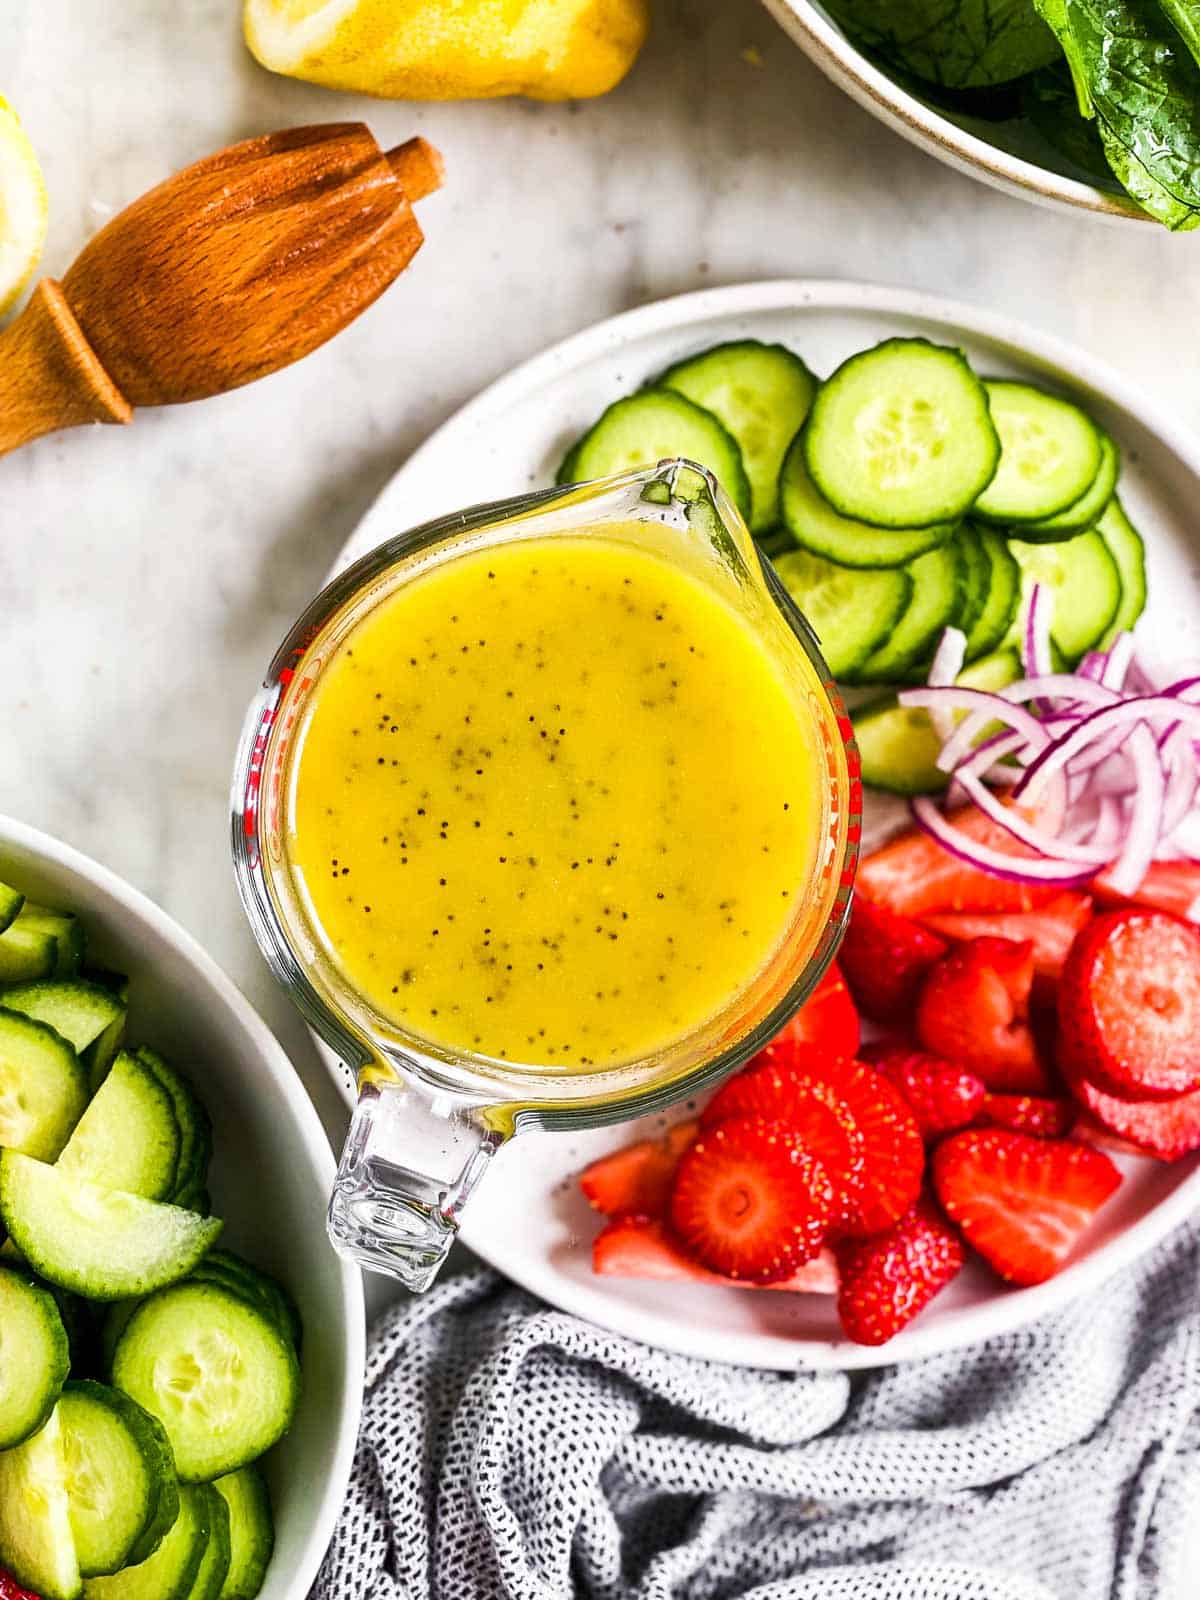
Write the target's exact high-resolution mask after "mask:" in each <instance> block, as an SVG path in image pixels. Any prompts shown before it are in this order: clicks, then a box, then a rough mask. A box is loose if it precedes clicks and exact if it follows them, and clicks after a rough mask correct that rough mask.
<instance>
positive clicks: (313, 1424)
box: [0, 817, 365, 1600]
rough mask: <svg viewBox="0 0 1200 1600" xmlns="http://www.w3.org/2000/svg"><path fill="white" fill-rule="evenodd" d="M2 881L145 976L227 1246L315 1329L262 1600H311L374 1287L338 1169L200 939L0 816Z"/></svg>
mask: <svg viewBox="0 0 1200 1600" xmlns="http://www.w3.org/2000/svg"><path fill="white" fill-rule="evenodd" d="M0 880H2V881H4V882H7V883H12V884H15V885H16V886H18V887H19V888H21V889H22V890H24V891H25V893H26V894H28V895H30V896H33V897H35V898H37V899H40V900H46V901H48V902H49V903H50V904H52V905H57V906H61V907H63V908H64V909H70V910H72V911H76V912H78V913H79V915H80V917H81V918H82V919H83V922H84V925H85V927H86V929H87V933H88V944H89V949H90V950H91V951H92V952H94V954H95V956H96V958H97V959H98V960H100V961H102V962H103V963H105V964H106V965H109V966H112V967H115V968H116V969H117V970H118V971H121V972H127V973H129V975H130V978H131V980H132V985H131V992H130V1029H129V1031H130V1037H131V1038H133V1039H136V1040H138V1041H141V1042H145V1043H146V1044H152V1045H154V1046H156V1047H157V1048H160V1049H161V1050H162V1051H163V1053H164V1054H165V1055H167V1056H168V1057H170V1058H171V1059H172V1060H174V1061H177V1062H178V1063H179V1065H180V1066H181V1067H182V1068H183V1069H184V1070H185V1071H186V1072H187V1073H188V1075H189V1076H190V1077H191V1078H192V1079H193V1080H194V1082H195V1084H196V1088H197V1089H198V1090H199V1092H200V1094H201V1095H202V1097H203V1099H204V1102H205V1104H206V1105H207V1107H208V1109H209V1111H210V1112H211V1114H212V1120H213V1134H214V1160H213V1167H212V1176H211V1180H210V1187H211V1190H212V1195H213V1206H214V1210H215V1212H216V1214H217V1215H218V1216H221V1217H224V1218H225V1222H226V1232H225V1236H224V1240H223V1242H227V1243H228V1245H229V1247H230V1248H231V1249H234V1250H237V1251H239V1252H240V1253H243V1254H245V1255H246V1256H247V1257H248V1258H249V1259H250V1260H252V1261H255V1262H257V1263H259V1264H261V1265H262V1266H263V1267H265V1268H266V1269H267V1270H268V1271H270V1272H273V1273H275V1274H276V1276H278V1277H279V1278H280V1279H281V1280H282V1281H283V1282H284V1283H285V1284H286V1285H287V1287H288V1288H289V1289H290V1291H291V1293H292V1295H293V1296H294V1298H295V1300H296V1303H297V1305H298V1306H299V1308H300V1314H301V1316H302V1318H303V1320H304V1395H303V1399H302V1401H301V1404H300V1409H299V1412H298V1414H297V1417H296V1421H295V1424H294V1426H293V1428H292V1431H291V1432H290V1433H289V1435H288V1437H287V1439H286V1440H285V1441H284V1442H282V1443H281V1444H280V1445H278V1446H277V1447H276V1448H275V1449H274V1450H273V1451H271V1453H270V1454H269V1455H268V1457H267V1458H266V1461H265V1463H264V1467H265V1470H266V1474H267V1478H268V1480H269V1483H270V1488H271V1499H272V1504H273V1506H274V1511H275V1534H276V1538H275V1553H274V1556H273V1557H272V1560H271V1565H270V1568H269V1569H268V1572H267V1580H266V1584H265V1586H264V1588H263V1590H262V1594H261V1600H297V1597H298V1596H301V1595H306V1594H307V1593H308V1590H309V1587H310V1586H311V1584H312V1581H313V1579H314V1578H315V1577H316V1573H317V1568H318V1567H319V1566H320V1563H321V1559H322V1557H323V1556H324V1554H325V1550H326V1547H327V1546H328V1544H329V1540H330V1537H331V1536H332V1533H333V1526H334V1522H335V1521H336V1519H337V1515H338V1512H339V1510H340V1509H341V1505H342V1500H343V1497H344V1495H345V1491H346V1484H347V1481H348V1479H349V1476H350V1466H351V1462H352V1460H353V1454H354V1444H355V1439H356V1437H357V1434H358V1420H359V1413H360V1410H361V1408H362V1392H363V1360H364V1342H365V1316H364V1311H363V1294H362V1279H361V1276H360V1275H359V1273H358V1272H356V1271H353V1270H352V1269H351V1268H349V1267H348V1266H346V1265H345V1263H343V1262H342V1261H340V1260H339V1258H338V1257H337V1256H336V1255H335V1254H334V1253H333V1250H332V1249H331V1248H330V1246H329V1243H328V1241H327V1239H326V1237H325V1207H326V1205H327V1203H328V1198H329V1191H330V1188H331V1186H332V1183H333V1176H334V1163H333V1156H332V1154H331V1153H330V1149H329V1143H328V1140H327V1139H326V1137H325V1133H324V1130H323V1129H322V1127H321V1124H320V1122H319V1121H318V1119H317V1114H316V1112H315V1111H314V1110H313V1107H312V1104H311V1103H310V1101H309V1099H308V1096H307V1095H306V1094H305V1092H304V1088H303V1086H302V1084H301V1082H300V1080H299V1078H298V1077H297V1076H296V1074H295V1072H294V1071H293V1070H292V1066H291V1063H290V1062H289V1061H288V1058H287V1056H286V1055H284V1053H283V1050H282V1049H281V1048H280V1046H279V1044H278V1043H277V1041H276V1040H275V1038H274V1036H273V1035H272V1034H271V1032H270V1030H269V1029H268V1028H267V1026H266V1024H265V1023H263V1022H262V1020H261V1019H260V1018H259V1017H258V1016H257V1014H256V1013H255V1012H254V1011H253V1010H252V1009H251V1007H250V1006H249V1005H248V1004H247V1002H246V1001H245V1000H244V999H243V998H242V996H241V995H240V994H239V993H238V991H237V989H236V988H235V987H234V985H233V984H232V983H231V982H230V981H229V979H228V978H227V977H226V976H225V975H224V973H223V972H222V971H221V970H220V968H219V967H217V966H216V964H215V963H214V962H213V961H212V960H211V959H210V958H209V957H208V956H207V955H205V953H204V951H203V950H202V949H201V948H200V946H199V945H198V944H197V943H196V942H195V940H194V939H192V938H191V936H190V935H189V934H187V933H185V932H184V931H183V929H182V928H181V927H180V926H179V925H178V923H175V922H173V921H172V920H171V919H170V917H168V916H167V915H166V913H165V912H163V911H160V910H159V909H158V907H157V906H156V905H154V904H153V903H152V902H151V901H149V900H147V899H146V898H145V896H144V895H141V894H139V893H138V892H137V891H136V890H135V889H132V888H130V886H129V885H128V884H126V883H123V882H122V881H121V879H120V878H118V877H116V876H115V875H114V874H113V873H111V872H109V871H107V869H106V868H104V867H102V866H100V865H99V864H98V863H96V862H95V861H91V860H89V859H88V858H87V857H86V856H82V855H80V854H79V853H78V852H77V851H75V850H72V849H71V848H70V847H69V846H67V845H64V844H60V843H59V842H58V841H57V840H54V839H51V838H49V837H48V836H47V835H46V834H43V833H38V832H37V831H36V830H35V829H33V828H30V827H27V826H26V825H25V824H24V823H22V822H16V821H14V820H12V819H11V818H8V817H0Z"/></svg>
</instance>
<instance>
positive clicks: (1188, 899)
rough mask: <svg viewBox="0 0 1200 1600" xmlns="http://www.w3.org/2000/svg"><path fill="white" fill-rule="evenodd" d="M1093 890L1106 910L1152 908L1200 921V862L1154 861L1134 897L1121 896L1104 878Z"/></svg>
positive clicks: (1098, 881)
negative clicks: (1131, 906)
mask: <svg viewBox="0 0 1200 1600" xmlns="http://www.w3.org/2000/svg"><path fill="white" fill-rule="evenodd" d="M1091 887H1092V889H1093V890H1094V891H1095V894H1096V898H1097V899H1098V900H1099V901H1100V904H1101V905H1103V906H1105V907H1112V906H1128V905H1135V906H1149V907H1151V909H1152V910H1155V911H1170V912H1172V913H1173V914H1174V915H1175V916H1177V917H1183V918H1184V919H1185V921H1188V922H1200V861H1155V862H1154V863H1153V864H1152V865H1151V867H1150V870H1149V871H1148V872H1147V874H1146V876H1145V877H1144V878H1143V879H1142V881H1141V883H1140V885H1139V886H1138V888H1137V890H1136V891H1135V893H1133V894H1120V893H1118V891H1117V890H1115V889H1114V888H1113V886H1112V884H1111V883H1110V882H1109V880H1108V879H1107V878H1106V877H1103V876H1101V877H1099V878H1095V879H1093V880H1092V885H1091Z"/></svg>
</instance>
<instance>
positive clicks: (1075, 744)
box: [1017, 695, 1200, 797]
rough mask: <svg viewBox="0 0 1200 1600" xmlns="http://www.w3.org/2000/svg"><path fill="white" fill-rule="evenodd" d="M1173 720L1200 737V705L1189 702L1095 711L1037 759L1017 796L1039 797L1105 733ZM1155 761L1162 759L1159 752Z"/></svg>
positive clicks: (1146, 701)
mask: <svg viewBox="0 0 1200 1600" xmlns="http://www.w3.org/2000/svg"><path fill="white" fill-rule="evenodd" d="M1171 717H1174V718H1176V719H1177V720H1178V721H1179V723H1180V724H1181V725H1186V726H1187V727H1188V728H1189V729H1195V731H1196V736H1197V737H1200V706H1192V705H1189V704H1187V702H1186V701H1182V700H1175V699H1171V698H1168V697H1167V696H1165V695H1145V696H1141V697H1138V698H1135V699H1133V700H1124V701H1122V702H1121V703H1120V704H1119V705H1115V706H1104V707H1103V708H1102V709H1101V710H1099V711H1093V712H1092V713H1091V714H1090V715H1089V716H1086V717H1084V718H1082V719H1081V721H1080V722H1078V723H1077V724H1076V726H1075V728H1074V729H1073V730H1072V731H1071V732H1070V733H1068V734H1065V735H1064V736H1063V737H1062V738H1061V739H1056V740H1055V741H1054V742H1053V744H1050V745H1048V746H1047V747H1046V748H1045V749H1043V750H1042V751H1041V752H1040V753H1039V754H1038V755H1036V756H1035V757H1034V759H1033V761H1032V763H1031V764H1030V766H1029V767H1027V768H1026V771H1025V776H1024V777H1023V778H1022V779H1021V782H1020V784H1018V786H1017V793H1018V794H1026V795H1031V797H1032V795H1035V794H1036V793H1037V791H1038V790H1039V789H1040V788H1041V786H1042V785H1043V784H1044V783H1045V781H1046V779H1047V778H1048V777H1050V776H1051V774H1053V773H1055V772H1058V771H1059V770H1061V768H1063V767H1065V766H1066V765H1067V763H1068V762H1069V761H1070V760H1071V758H1072V757H1073V756H1076V755H1078V754H1079V753H1080V752H1081V751H1083V750H1085V749H1086V748H1087V747H1088V746H1089V745H1090V744H1092V743H1093V742H1094V741H1095V740H1096V739H1097V738H1099V737H1100V735H1102V734H1108V733H1111V732H1114V731H1115V730H1116V729H1118V728H1122V729H1129V728H1133V727H1136V726H1137V725H1138V723H1143V722H1160V721H1162V720H1163V719H1164V718H1171ZM1151 743H1153V740H1151ZM1155 760H1156V761H1157V760H1158V753H1157V750H1156V751H1155Z"/></svg>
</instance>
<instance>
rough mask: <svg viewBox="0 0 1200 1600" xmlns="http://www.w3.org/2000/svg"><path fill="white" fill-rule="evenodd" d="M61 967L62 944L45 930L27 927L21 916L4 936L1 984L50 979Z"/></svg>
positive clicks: (0, 940)
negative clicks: (59, 957)
mask: <svg viewBox="0 0 1200 1600" xmlns="http://www.w3.org/2000/svg"><path fill="white" fill-rule="evenodd" d="M57 964H58V940H57V939H56V938H55V937H54V935H53V934H52V933H47V932H46V931H45V930H44V929H41V928H31V927H29V926H28V925H27V924H25V925H23V924H22V922H21V916H20V913H19V912H18V914H17V916H16V917H15V918H14V920H13V921H12V922H11V923H10V924H9V925H8V927H7V928H5V930H4V932H3V933H0V983H25V982H27V981H28V980H30V979H33V978H50V977H53V976H54V969H55V967H56V966H57Z"/></svg>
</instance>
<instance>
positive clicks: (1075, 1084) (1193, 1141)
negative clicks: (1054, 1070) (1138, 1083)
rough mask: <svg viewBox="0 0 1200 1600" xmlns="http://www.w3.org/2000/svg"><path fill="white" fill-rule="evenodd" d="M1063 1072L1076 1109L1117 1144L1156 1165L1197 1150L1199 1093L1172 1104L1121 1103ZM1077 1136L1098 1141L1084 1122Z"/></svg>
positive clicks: (1180, 1097)
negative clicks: (1155, 1159) (1132, 1148)
mask: <svg viewBox="0 0 1200 1600" xmlns="http://www.w3.org/2000/svg"><path fill="white" fill-rule="evenodd" d="M1063 1069H1064V1076H1065V1077H1066V1080H1067V1087H1068V1088H1069V1089H1070V1091H1071V1093H1072V1094H1073V1095H1074V1096H1075V1098H1076V1099H1077V1100H1078V1101H1079V1103H1080V1105H1081V1106H1083V1108H1084V1110H1085V1111H1086V1112H1088V1113H1089V1114H1090V1116H1091V1117H1092V1118H1094V1119H1095V1121H1096V1122H1097V1123H1098V1124H1099V1125H1100V1127H1101V1129H1104V1130H1106V1131H1107V1132H1108V1133H1109V1134H1110V1135H1112V1136H1113V1137H1114V1138H1116V1139H1117V1140H1120V1141H1122V1142H1123V1143H1126V1144H1130V1145H1133V1146H1135V1147H1136V1149H1137V1150H1138V1152H1139V1153H1141V1154H1144V1155H1150V1156H1157V1157H1158V1159H1159V1160H1160V1161H1178V1160H1179V1159H1180V1158H1181V1157H1182V1156H1186V1155H1190V1154H1191V1152H1192V1151H1193V1150H1200V1089H1194V1090H1193V1091H1192V1093H1191V1094H1181V1095H1177V1096H1176V1097H1175V1098H1174V1099H1173V1100H1121V1099H1118V1097H1117V1096H1116V1095H1115V1094H1108V1093H1107V1092H1106V1091H1105V1090H1103V1089H1101V1088H1098V1087H1097V1086H1096V1084H1094V1083H1092V1082H1090V1081H1089V1080H1088V1079H1087V1078H1085V1077H1083V1076H1082V1075H1080V1074H1079V1073H1078V1072H1076V1071H1075V1070H1074V1069H1073V1067H1072V1065H1071V1063H1070V1062H1064V1063H1063ZM1079 1136H1080V1137H1081V1138H1087V1139H1088V1140H1089V1141H1090V1140H1093V1139H1095V1138H1097V1137H1098V1136H1097V1135H1096V1133H1095V1131H1094V1129H1092V1128H1089V1127H1088V1126H1087V1124H1086V1122H1085V1123H1084V1126H1083V1128H1082V1129H1080V1130H1079Z"/></svg>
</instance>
